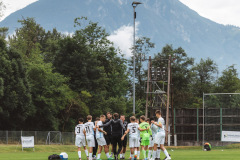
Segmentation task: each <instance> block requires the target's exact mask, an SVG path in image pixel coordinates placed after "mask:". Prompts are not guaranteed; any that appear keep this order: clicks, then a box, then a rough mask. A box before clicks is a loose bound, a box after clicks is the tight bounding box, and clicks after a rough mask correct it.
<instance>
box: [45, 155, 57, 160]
mask: <svg viewBox="0 0 240 160" xmlns="http://www.w3.org/2000/svg"><path fill="white" fill-rule="evenodd" d="M48 159H49V160H50V159H60V156H59V155H57V154H53V155H50V156H48Z"/></svg>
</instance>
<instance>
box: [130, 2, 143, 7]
mask: <svg viewBox="0 0 240 160" xmlns="http://www.w3.org/2000/svg"><path fill="white" fill-rule="evenodd" d="M139 4H142V3H141V2H136V1H134V2H133V3H132V6H133V7H136V6H137V5H139Z"/></svg>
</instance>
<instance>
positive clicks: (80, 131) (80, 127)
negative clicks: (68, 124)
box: [75, 124, 85, 136]
mask: <svg viewBox="0 0 240 160" xmlns="http://www.w3.org/2000/svg"><path fill="white" fill-rule="evenodd" d="M84 128H85V125H84V124H78V125H76V127H75V134H76V136H85V135H84V133H83V131H84Z"/></svg>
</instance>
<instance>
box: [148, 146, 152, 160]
mask: <svg viewBox="0 0 240 160" xmlns="http://www.w3.org/2000/svg"><path fill="white" fill-rule="evenodd" d="M152 149H153V147H148V159H150V158H151V155H152Z"/></svg>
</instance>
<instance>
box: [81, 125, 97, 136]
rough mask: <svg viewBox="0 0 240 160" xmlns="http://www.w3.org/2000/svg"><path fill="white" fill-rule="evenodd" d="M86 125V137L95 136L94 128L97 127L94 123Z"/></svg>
mask: <svg viewBox="0 0 240 160" xmlns="http://www.w3.org/2000/svg"><path fill="white" fill-rule="evenodd" d="M84 125H85V131H86V136H90V135H93V136H94V128H95V125H94V123H93V122H87V123H85V124H84Z"/></svg>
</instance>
